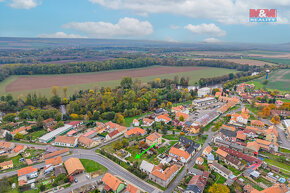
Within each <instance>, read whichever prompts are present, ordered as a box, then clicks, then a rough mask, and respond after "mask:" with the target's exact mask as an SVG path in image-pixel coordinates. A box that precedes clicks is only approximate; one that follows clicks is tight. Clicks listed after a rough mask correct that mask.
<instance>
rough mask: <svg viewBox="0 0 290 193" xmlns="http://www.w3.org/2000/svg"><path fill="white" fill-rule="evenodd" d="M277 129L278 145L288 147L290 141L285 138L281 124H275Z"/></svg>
mask: <svg viewBox="0 0 290 193" xmlns="http://www.w3.org/2000/svg"><path fill="white" fill-rule="evenodd" d="M277 131H278V133H279V138H280V140H281V142H282V143H281V144H280V147H284V148H286V149H290V141H289V140H288V139H287V138H286V136H285V132H284V130H283V126H282V125H281V124H279V125H277Z"/></svg>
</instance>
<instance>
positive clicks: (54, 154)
mask: <svg viewBox="0 0 290 193" xmlns="http://www.w3.org/2000/svg"><path fill="white" fill-rule="evenodd" d="M67 152H69V149H68V148H66V149H60V150H57V151H55V152H52V153H49V154H44V155H43V157H44V159H49V158H51V157H54V156H57V155H61V154H64V153H67Z"/></svg>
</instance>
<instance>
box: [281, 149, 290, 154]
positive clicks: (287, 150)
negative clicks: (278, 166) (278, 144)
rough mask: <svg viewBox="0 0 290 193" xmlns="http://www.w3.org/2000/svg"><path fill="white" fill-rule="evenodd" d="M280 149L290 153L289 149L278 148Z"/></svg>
mask: <svg viewBox="0 0 290 193" xmlns="http://www.w3.org/2000/svg"><path fill="white" fill-rule="evenodd" d="M280 151H281V152H284V153H290V150H289V149H284V148H280Z"/></svg>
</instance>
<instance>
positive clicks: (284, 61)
mask: <svg viewBox="0 0 290 193" xmlns="http://www.w3.org/2000/svg"><path fill="white" fill-rule="evenodd" d="M271 57H272V56H271ZM247 59H250V60H257V61H262V62H271V63H275V64H286V65H290V58H274V57H272V58H259V57H248V58H247Z"/></svg>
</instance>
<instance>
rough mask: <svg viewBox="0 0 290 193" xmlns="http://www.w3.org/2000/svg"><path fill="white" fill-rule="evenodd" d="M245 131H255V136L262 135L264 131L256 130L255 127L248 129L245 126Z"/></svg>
mask: <svg viewBox="0 0 290 193" xmlns="http://www.w3.org/2000/svg"><path fill="white" fill-rule="evenodd" d="M246 129H247V130H251V131H255V133H256V134H259V135H260V134H264V131H263V130H262V129H258V128H256V127H250V126H247V127H246Z"/></svg>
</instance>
